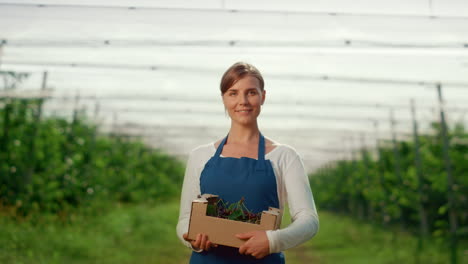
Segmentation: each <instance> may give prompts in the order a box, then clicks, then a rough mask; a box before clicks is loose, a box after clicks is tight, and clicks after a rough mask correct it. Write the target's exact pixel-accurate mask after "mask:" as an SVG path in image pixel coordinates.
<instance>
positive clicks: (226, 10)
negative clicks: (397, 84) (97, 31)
mask: <svg viewBox="0 0 468 264" xmlns="http://www.w3.org/2000/svg"><path fill="white" fill-rule="evenodd" d="M0 6H13V7H37V8H82V9H121V10H129V11H139V10H158V11H184V12H216V13H220V12H221V13H250V14H277V15H284V16H291V15H314V16H332V17H339V16H349V17H380V18H413V19H430V20H434V19H450V20H468V17H467V16H453V15H451V16H450V15H433V14H430V15H424V14H396V13H393V14H392V13H358V12H324V11H308V10H271V9H270V10H268V9H247V8H245V9H244V8H242V9H239V8H194V7H160V6H137V5H89V4H55V3H54V4H51V3H47V4H41V3H12V2H10V3H8V2H2V3H0Z"/></svg>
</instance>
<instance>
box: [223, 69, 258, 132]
mask: <svg viewBox="0 0 468 264" xmlns="http://www.w3.org/2000/svg"><path fill="white" fill-rule="evenodd" d="M264 101H265V91H262V90H261V89H260V82H259V81H258V79H257V78H255V77H252V76H248V75H247V76H246V77H244V78H242V79H240V80H239V81H237V82H236V83H235V84H234V85H233V86H231V87H230V88H229V89H228V90H227V91H226V92H225V93H224V95H223V103H224V107H225V108H226V110H227V111H228V113H229V116H230V117H231V120H232V121H233V122H236V123H239V124H241V125H249V124H252V123H254V122H256V121H257V117H258V115H259V114H260V110H261V106H262V104H263V102H264Z"/></svg>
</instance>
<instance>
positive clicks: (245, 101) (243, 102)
mask: <svg viewBox="0 0 468 264" xmlns="http://www.w3.org/2000/svg"><path fill="white" fill-rule="evenodd" d="M239 97H240V99H239V100H240V101H239V103H240V104H243V105H245V104H248V103H249V100H247V95H242V96H239Z"/></svg>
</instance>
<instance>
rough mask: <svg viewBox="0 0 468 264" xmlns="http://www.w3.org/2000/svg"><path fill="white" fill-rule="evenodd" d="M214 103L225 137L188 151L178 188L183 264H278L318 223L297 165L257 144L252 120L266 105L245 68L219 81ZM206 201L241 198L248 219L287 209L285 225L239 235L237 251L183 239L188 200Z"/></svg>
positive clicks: (281, 151)
mask: <svg viewBox="0 0 468 264" xmlns="http://www.w3.org/2000/svg"><path fill="white" fill-rule="evenodd" d="M220 88H221V95H222V99H223V104H224V107H225V109H226V111H227V112H228V114H229V117H230V118H231V128H230V130H229V133H228V135H227V137H225V138H224V139H222V140H218V141H217V142H214V143H210V144H207V145H202V146H199V147H197V148H195V149H194V150H193V151H192V152H191V153H190V156H189V160H188V162H187V168H186V172H185V178H184V183H183V187H182V197H181V204H180V216H179V222H178V225H177V234H178V236H179V238H180V239H181V241H182V242H183V243H184V244H186V245H187V246H188V247H191V248H192V249H193V252H192V256H191V258H190V263H275V264H276V263H285V261H284V255H283V253H282V251H284V250H286V249H288V248H291V247H294V246H297V245H299V244H301V243H303V242H305V241H307V240H308V239H310V238H312V237H313V236H314V235H315V233H316V232H317V230H318V225H319V223H318V216H317V211H316V209H315V204H314V200H313V197H312V192H311V190H310V186H309V180H308V178H307V175H306V172H305V169H304V165H303V163H302V160H301V158H300V156H299V155H298V154H297V153H296V151H295V150H294V149H293V148H291V147H289V146H287V145H283V144H279V143H277V142H274V141H272V140H271V139H268V138H264V137H263V135H262V134H261V133H260V130H259V128H258V123H257V117H258V116H259V114H260V111H261V107H262V105H263V103H264V102H265V94H266V93H265V90H264V81H263V77H262V75H261V74H260V72H259V71H258V70H257V69H256V68H255V67H254V66H253V65H250V64H248V63H242V62H238V63H235V64H234V65H232V66H231V67H230V68H229V69H228V70H227V71H226V72H225V73H224V75H223V77H222V79H221V87H220ZM204 193H210V194H216V195H219V197H220V198H222V199H223V200H225V201H227V202H229V203H233V202H237V201H239V200H240V199H241V198H242V197H244V198H245V205H246V206H247V208H249V209H250V210H251V211H254V212H261V211H263V210H268V207H276V208H280V209H281V210H283V208H284V206H285V204H286V203H287V204H288V205H289V210H290V214H291V217H292V223H291V224H290V225H289V226H288V227H286V228H284V229H279V230H269V231H253V232H248V233H244V234H238V235H237V237H238V238H240V239H243V240H245V243H244V244H243V245H242V246H241V247H240V248H239V249H237V248H232V247H225V246H221V245H220V246H217V245H213V244H212V243H211V242H210V240H209V237H207V236H206V235H205V234H198V235H197V239H196V240H195V241H189V240H188V239H187V232H188V224H189V220H190V210H191V203H192V200H194V199H196V198H197V195H199V194H204Z"/></svg>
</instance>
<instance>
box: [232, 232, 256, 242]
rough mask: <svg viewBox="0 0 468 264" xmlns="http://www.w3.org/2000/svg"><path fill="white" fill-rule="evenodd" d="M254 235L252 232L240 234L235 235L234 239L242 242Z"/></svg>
mask: <svg viewBox="0 0 468 264" xmlns="http://www.w3.org/2000/svg"><path fill="white" fill-rule="evenodd" d="M254 235H255V233H254V232H247V233H242V234H237V235H236V237H237V238H239V239H242V240H246V239H249V238H251V237H253V236H254Z"/></svg>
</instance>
